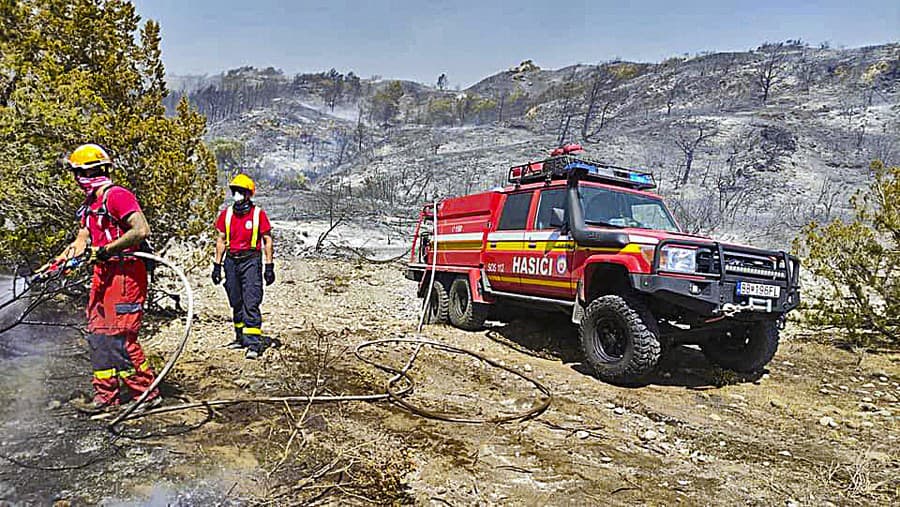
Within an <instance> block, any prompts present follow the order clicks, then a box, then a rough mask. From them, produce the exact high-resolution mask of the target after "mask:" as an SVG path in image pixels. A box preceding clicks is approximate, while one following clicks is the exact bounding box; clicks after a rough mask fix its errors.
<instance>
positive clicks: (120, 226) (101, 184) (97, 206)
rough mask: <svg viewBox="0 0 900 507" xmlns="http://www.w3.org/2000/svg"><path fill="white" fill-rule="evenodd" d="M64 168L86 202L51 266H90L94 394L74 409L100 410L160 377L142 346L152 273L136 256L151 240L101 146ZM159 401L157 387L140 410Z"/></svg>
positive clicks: (78, 153)
mask: <svg viewBox="0 0 900 507" xmlns="http://www.w3.org/2000/svg"><path fill="white" fill-rule="evenodd" d="M64 163H65V164H66V165H67V166H68V168H69V169H71V170H72V173H73V175H74V177H75V181H76V182H77V183H78V186H79V187H81V189H82V190H83V191H84V194H85V200H84V203H83V205H82V206H81V208H80V209H79V211H78V220H79V223H80V228H79V230H78V234H77V236H76V238H75V241H73V242H72V243H71V244H70V245H69V246H68V247H67V248H66V249H65V250H64V251H63V252H62V253H61V254H60V255H59V256H57V257H56V258H55V259H54V261H53V262H52V263H50V264H49V265H50V266H58V265H59V264H60V263H61V262H63V261H65V260H66V259H72V258H75V257H82V256H83V257H82V258H84V259H87V260H88V261H90V262H91V263H92V264H93V276H92V280H91V291H90V295H89V298H88V306H87V319H88V326H87V329H88V333H89V334H88V336H87V340H88V344H89V346H90V351H91V354H90V355H91V366H92V368H93V370H94V376H93V380H92V384H93V387H94V396H93V399H92V400H77V399H76V400H72V401H71V403H72V404H73V405H74V406H75V407H76V408H78V409H81V410H84V411H87V412H98V411H101V410H105V409H107V408H111V407H116V406H119V405H121V404H123V403H126V402H128V401H130V400H131V399H133V398H135V397H137V396H139V395H141V394H142V393H144V392H145V391H146V390H147V389H148V388H149V387H150V385H151V384H152V383H153V381H154V379H155V376H154V373H153V370H152V369H151V368H150V365H149V363H148V361H147V358H146V356H145V355H144V352H143V350H142V349H141V346H140V344H139V343H138V341H137V338H138V331H139V330H140V327H141V318H142V316H143V305H144V301H145V300H146V298H147V269H146V266H145V265H144V262H143V261H142V260H141V259H138V258H137V257H135V256H134V255H132V254H133V253H134V252H135V251H137V250H138V249H139V247H140V246H141V244H142V243H143V242H144V241H145V240H146V239H147V237H148V236H149V235H150V226H149V225H148V224H147V219H146V217H145V216H144V213H143V212H142V211H141V207H140V205H139V204H138V201H137V198H136V197H135V195H134V194H133V193H132V192H131V191H130V190H127V189H125V188H123V187H121V186H118V185H113V183H112V180H111V179H110V177H109V171H110V169H111V168H112V166H113V161H112V159H111V158H110V156H109V154H108V153H107V152H106V150H105V149H104V148H103V147H101V146H99V145H97V144H85V145H82V146H79V147H78V148H76V149H75V151H73V152H72V153H71V154H70V155H69V156H68V157H67V158H66V159H64ZM51 269H52V268H51ZM160 401H162V398H161V397H160V394H159V390H158V389H154V390H153V392H152V393H151V394H150V395H149V396H148V398H147V400H146V401H145V403H144V405H142V408H145V409H146V408H151V407H153V406H156V405H158V404H159V402H160Z"/></svg>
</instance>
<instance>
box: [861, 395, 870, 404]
mask: <svg viewBox="0 0 900 507" xmlns="http://www.w3.org/2000/svg"><path fill="white" fill-rule="evenodd" d="M862 400H863V401H864V402H866V403H872V398H871V397H869V396H866V397H864V398H863V399H862Z"/></svg>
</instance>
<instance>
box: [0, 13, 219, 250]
mask: <svg viewBox="0 0 900 507" xmlns="http://www.w3.org/2000/svg"><path fill="white" fill-rule="evenodd" d="M166 93H167V92H166V86H165V69H164V67H163V64H162V61H161V53H160V30H159V24H157V23H156V22H154V21H146V22H144V23H143V24H142V23H141V19H140V17H139V16H138V15H137V13H136V12H135V8H134V6H133V5H132V4H131V3H130V2H127V1H122V0H20V1H17V2H12V1H0V157H2V160H3V164H2V166H0V171H2V175H3V181H4V183H5V185H6V188H5V189H4V192H3V193H2V194H0V223H2V227H0V256H2V258H3V259H4V260H6V261H7V262H18V261H20V260H21V259H22V258H23V257H25V258H32V257H35V256H46V255H47V254H48V252H51V251H54V250H55V249H56V248H58V247H59V245H60V244H62V243H63V242H64V241H65V240H66V239H67V237H68V236H69V235H71V234H72V231H73V222H74V213H75V211H76V209H77V208H78V206H79V205H80V204H81V201H82V199H83V195H82V194H81V192H80V191H79V190H78V189H77V187H76V185H75V184H74V182H73V181H72V176H71V174H69V171H68V170H67V169H66V168H65V167H64V166H62V165H61V164H59V163H58V160H59V158H60V156H61V155H63V154H64V153H65V152H66V151H68V150H71V149H73V148H74V147H76V146H77V145H79V144H81V143H87V142H94V143H99V144H101V145H103V146H105V147H107V148H108V149H109V151H110V153H111V155H112V156H113V158H114V160H115V162H116V167H115V169H114V170H113V172H112V176H113V179H114V180H115V181H117V182H119V183H121V184H123V185H126V186H128V187H130V188H131V189H133V190H134V191H135V192H136V194H137V195H138V197H139V199H140V201H141V204H142V206H143V208H144V211H145V213H146V215H147V218H148V220H149V221H150V224H151V227H152V229H153V237H154V241H155V242H156V243H157V244H161V243H163V242H165V241H166V240H168V239H169V238H171V237H185V236H189V235H193V234H197V233H200V232H201V231H203V230H204V229H205V228H207V227H208V225H209V222H210V220H211V219H212V218H213V213H214V212H215V210H216V209H217V207H218V205H219V203H220V202H221V192H220V191H219V190H218V189H217V187H216V161H215V158H214V157H213V155H212V154H211V153H210V151H209V150H208V149H207V148H206V146H205V145H204V144H203V141H202V136H203V134H204V132H205V130H206V120H205V118H204V117H203V116H202V115H200V114H198V113H197V112H195V111H193V110H192V109H191V108H190V107H189V106H188V104H187V102H185V101H182V102H181V103H180V104H179V105H178V107H177V111H176V114H175V116H174V117H171V118H167V117H165V116H164V113H165V108H164V107H163V99H164V98H165V96H166Z"/></svg>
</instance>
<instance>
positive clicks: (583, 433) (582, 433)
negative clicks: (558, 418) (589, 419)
mask: <svg viewBox="0 0 900 507" xmlns="http://www.w3.org/2000/svg"><path fill="white" fill-rule="evenodd" d="M589 436H591V434H590V433H588V432H587V431H584V430H581V431H577V432H575V437H576V438H580V439H581V440H584V439H585V438H587V437H589Z"/></svg>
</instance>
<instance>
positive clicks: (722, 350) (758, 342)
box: [700, 320, 779, 373]
mask: <svg viewBox="0 0 900 507" xmlns="http://www.w3.org/2000/svg"><path fill="white" fill-rule="evenodd" d="M778 333H779V331H778V323H777V322H776V321H774V320H761V321H758V322H750V323H746V324H739V325H735V327H734V328H733V329H731V330H729V331H721V332H719V333H717V334H715V335H713V336H710V337H709V338H708V339H707V340H706V341H704V342H703V343H701V344H700V348H701V349H702V350H703V355H705V356H706V358H707V359H709V360H710V361H711V362H713V363H715V364H717V365H719V366H721V367H722V368H726V369H729V370H733V371H736V372H741V373H753V372H757V371H760V370H762V368H763V367H764V366H765V365H767V364H769V361H771V360H772V357H774V356H775V351H777V350H778V339H779V336H778Z"/></svg>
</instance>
